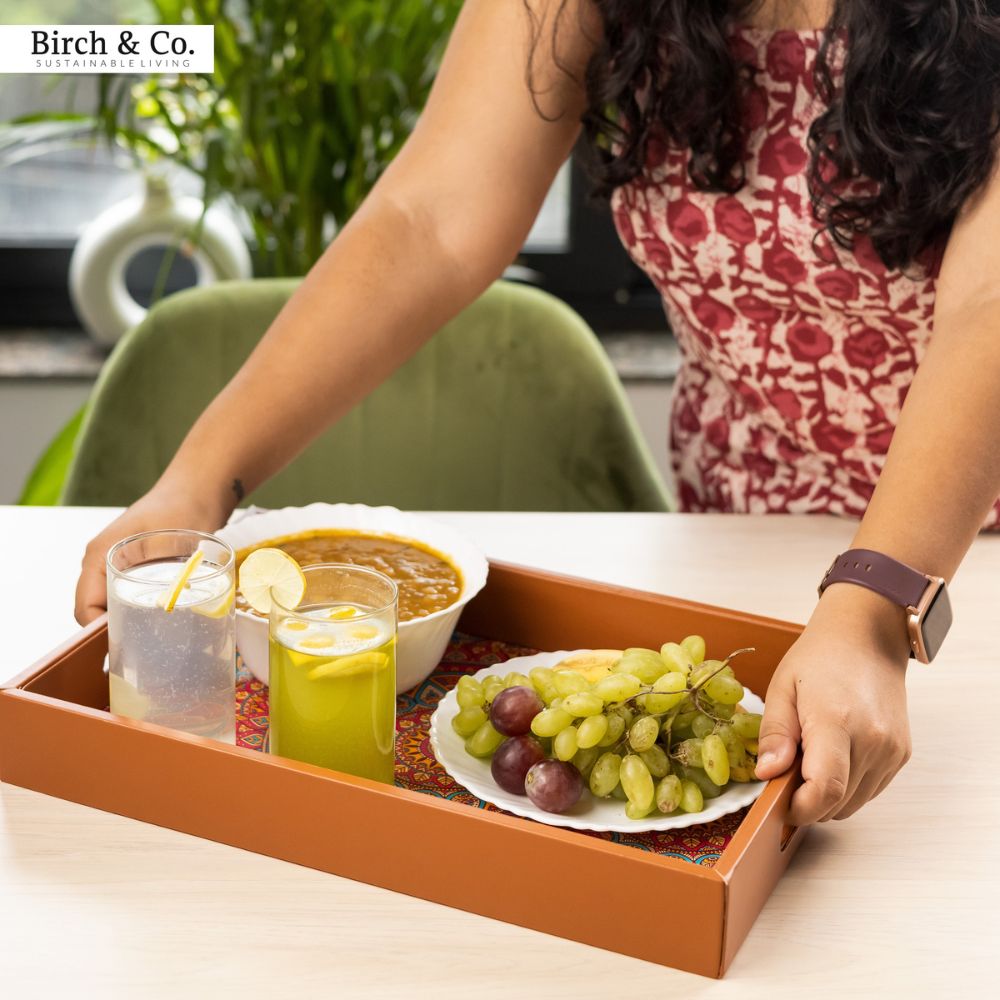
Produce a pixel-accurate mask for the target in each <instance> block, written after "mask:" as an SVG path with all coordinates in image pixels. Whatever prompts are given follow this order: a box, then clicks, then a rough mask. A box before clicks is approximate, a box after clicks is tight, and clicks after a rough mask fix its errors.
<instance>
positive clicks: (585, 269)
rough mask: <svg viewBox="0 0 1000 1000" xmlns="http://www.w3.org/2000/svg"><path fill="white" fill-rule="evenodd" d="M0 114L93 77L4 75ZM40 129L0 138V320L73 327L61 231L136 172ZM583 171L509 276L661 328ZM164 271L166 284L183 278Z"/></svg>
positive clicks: (564, 180) (135, 8)
mask: <svg viewBox="0 0 1000 1000" xmlns="http://www.w3.org/2000/svg"><path fill="white" fill-rule="evenodd" d="M149 13H150V8H149V6H148V5H147V3H145V2H144V0H100V2H98V0H5V4H4V20H5V21H8V22H11V23H23V24H31V23H58V24H63V23H88V22H90V23H108V22H114V21H127V20H141V19H142V18H143V17H144V16H145V17H148V15H149ZM3 79H4V81H5V82H4V85H3V86H2V87H0V121H5V120H8V119H9V118H11V117H14V116H16V115H19V114H24V113H26V112H33V111H39V110H65V109H67V105H68V102H69V109H71V110H81V111H85V110H88V109H89V108H90V107H92V106H93V102H94V96H95V87H96V80H95V78H93V77H82V76H76V77H71V78H69V79H67V80H65V81H53V80H52V79H50V78H47V77H43V76H9V77H5V78H3ZM39 136H43V137H44V141H41V142H32V143H20V144H18V145H11V144H9V143H8V144H7V146H3V145H2V144H0V328H2V327H8V328H10V327H24V326H32V327H75V326H76V325H77V321H76V317H75V315H74V313H73V309H72V306H71V304H70V300H69V294H68V290H67V274H68V268H69V260H70V256H71V253H72V247H73V243H74V241H75V239H76V237H77V235H78V234H79V232H80V231H81V229H82V228H83V227H84V226H85V225H86V224H87V222H89V221H90V220H91V219H92V218H94V217H95V216H96V215H97V214H99V213H100V212H101V211H103V209H104V208H106V207H108V206H110V205H112V204H114V203H116V202H118V201H120V200H122V199H123V198H126V197H128V196H130V195H133V194H137V193H139V191H140V190H141V187H142V180H141V178H140V176H139V175H138V173H137V172H136V171H135V170H134V169H133V168H132V164H131V163H130V161H129V159H128V157H127V156H125V155H124V154H118V155H116V154H114V153H113V152H112V151H111V150H109V149H108V148H107V146H106V145H104V144H103V143H98V144H96V145H95V144H93V143H87V142H84V141H83V139H82V137H81V135H80V134H79V132H76V133H74V132H73V131H72V130H69V131H67V130H66V129H65V128H60V127H53V126H51V125H39V126H38V130H37V133H36V136H35V138H36V139H37V138H38V137H39ZM173 182H174V184H175V185H176V186H177V187H179V188H180V189H181V190H184V189H187V190H189V191H191V192H192V193H195V194H197V193H198V191H199V190H200V181H199V180H198V179H197V178H194V177H191V176H184V175H182V174H181V173H180V172H178V173H177V174H175V176H174V178H173ZM586 192H587V182H586V179H585V178H584V176H583V174H582V172H581V171H580V170H579V168H578V167H576V166H575V165H571V164H567V165H566V166H565V167H564V169H563V170H561V171H560V173H559V174H558V176H557V178H556V182H555V184H554V185H553V187H552V190H551V191H550V193H549V196H548V198H547V199H546V202H545V205H544V207H543V209H542V212H541V213H540V215H539V218H538V220H537V221H536V223H535V226H534V227H533V229H532V231H531V233H530V235H529V237H528V240H527V242H526V244H525V247H524V252H523V254H522V255H521V258H520V259H519V262H518V264H519V265H520V268H519V271H518V272H517V274H518V276H520V277H522V278H524V279H526V280H530V281H532V282H533V283H536V284H538V285H539V286H540V287H543V288H545V289H547V290H548V291H550V292H552V293H553V294H555V295H557V296H559V297H561V298H563V299H564V300H566V301H567V302H569V303H570V304H571V305H572V306H573V307H574V308H576V309H577V310H578V311H579V312H581V313H582V314H583V316H584V317H585V318H586V319H587V320H588V321H589V322H590V323H591V325H592V326H594V327H595V328H596V329H598V330H610V329H662V328H663V323H664V320H663V314H662V310H661V308H660V304H659V300H658V297H657V296H656V295H655V293H654V292H653V290H652V287H651V286H650V285H649V283H648V282H647V281H646V279H645V278H644V277H643V276H642V274H641V273H640V272H639V270H638V269H637V268H636V267H635V266H634V265H633V264H632V262H631V261H630V260H629V258H628V257H627V255H626V254H625V252H624V251H623V250H622V248H621V246H620V245H619V242H618V239H617V236H616V234H615V232H614V229H613V226H612V224H611V220H610V217H609V215H608V212H607V210H606V208H605V209H603V210H600V209H598V208H596V207H595V206H592V205H590V204H589V203H588V199H587V193H586ZM158 262H159V255H158V254H156V253H151V254H147V255H146V256H145V257H144V258H143V260H141V261H137V265H136V266H135V267H134V268H132V269H130V276H129V279H130V280H129V288H130V290H131V291H132V293H133V295H135V296H136V298H138V299H139V300H140V301H142V300H143V299H144V298H148V296H149V294H150V293H151V291H152V288H153V286H154V284H155V280H156V275H157V271H158ZM179 272H180V269H179V268H178V271H177V273H175V274H174V275H172V278H173V280H172V282H171V283H168V286H167V287H168V290H169V289H170V288H171V287H182V286H183V285H184V284H185V283H186V282H185V281H184V279H183V276H182V275H181V274H180V273H179Z"/></svg>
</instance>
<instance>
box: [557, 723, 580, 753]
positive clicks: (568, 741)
mask: <svg viewBox="0 0 1000 1000" xmlns="http://www.w3.org/2000/svg"><path fill="white" fill-rule="evenodd" d="M552 751H553V753H555V755H556V758H557V759H558V760H572V759H573V757H574V756H575V755H576V751H577V731H576V726H567V727H566V728H565V729H563V730H562V731H561V732H559V733H557V734H556V737H555V739H554V740H553V741H552Z"/></svg>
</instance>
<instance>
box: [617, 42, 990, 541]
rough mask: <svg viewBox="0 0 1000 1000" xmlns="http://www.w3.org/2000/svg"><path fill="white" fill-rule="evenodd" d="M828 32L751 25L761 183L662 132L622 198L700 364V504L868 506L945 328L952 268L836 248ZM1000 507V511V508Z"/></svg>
mask: <svg viewBox="0 0 1000 1000" xmlns="http://www.w3.org/2000/svg"><path fill="white" fill-rule="evenodd" d="M821 41H822V32H820V31H807V32H801V31H800V32H796V31H778V32H773V31H766V30H758V29H753V28H742V29H740V30H739V31H738V33H737V34H736V35H735V36H734V37H733V39H732V45H733V48H734V55H735V56H736V58H737V59H740V60H741V61H746V62H748V63H750V64H751V65H752V66H754V67H755V69H756V74H755V78H754V86H753V88H752V90H751V92H750V94H749V95H748V97H747V101H746V105H745V111H744V114H745V121H746V127H747V135H748V161H747V165H746V167H747V170H746V177H747V182H746V184H745V186H744V187H743V189H742V190H741V191H739V192H737V193H736V194H735V195H726V194H717V193H711V192H709V193H706V192H703V191H699V190H697V189H696V188H695V187H694V186H693V184H692V183H691V181H690V179H689V178H688V175H687V169H686V168H687V163H688V154H687V153H686V152H684V151H677V150H670V149H667V148H666V147H665V146H664V144H662V143H653V144H652V145H651V148H650V155H649V161H648V164H647V169H646V171H645V173H644V175H643V176H642V177H641V178H639V179H637V180H636V181H633V182H632V183H630V184H628V185H626V186H624V187H622V188H620V189H619V190H618V191H617V192H616V193H615V195H614V198H613V200H612V208H613V212H614V218H615V223H616V226H617V228H618V232H619V235H620V236H621V239H622V242H623V243H624V245H625V247H626V249H627V250H628V251H629V253H630V254H631V256H632V258H633V259H634V260H635V261H636V263H637V264H638V265H639V266H640V267H641V268H642V269H643V270H644V271H645V272H646V273H647V274H648V275H649V277H650V279H651V280H652V281H653V282H654V284H655V285H656V287H657V289H658V290H659V291H660V293H661V294H662V296H663V301H664V306H665V310H666V313H667V318H668V320H669V322H670V325H671V328H672V329H673V331H674V334H675V335H676V337H677V341H678V344H679V346H680V349H681V353H682V358H683V363H682V366H681V370H680V373H679V376H678V380H677V384H676V386H675V390H674V398H673V406H672V419H671V431H670V437H671V453H672V465H673V470H674V473H675V479H676V482H675V487H676V492H677V495H678V499H679V502H680V506H681V509H682V510H686V511H735V512H749V513H766V512H788V513H830V514H840V515H849V516H854V517H858V516H860V515H862V514H863V513H864V511H865V508H866V506H867V504H868V501H869V500H870V499H871V495H872V492H873V490H874V488H875V484H876V482H877V481H878V477H879V473H880V472H881V469H882V466H883V463H884V461H885V456H886V452H887V450H888V447H889V442H890V440H891V438H892V433H893V429H894V427H895V426H896V422H897V419H898V417H899V412H900V408H901V406H902V404H903V400H904V398H905V396H906V392H907V389H908V388H909V386H910V383H911V381H912V380H913V376H914V374H915V372H916V369H917V365H918V364H919V362H920V359H921V357H922V356H923V354H924V350H925V348H926V346H927V342H928V339H929V337H930V333H931V323H932V316H933V311H934V287H935V279H934V276H933V275H931V276H927V277H923V278H920V279H916V280H915V279H914V278H912V277H908V276H906V275H903V274H902V273H900V272H899V271H890V270H889V269H887V268H886V267H885V265H884V264H883V263H882V262H881V260H880V259H879V258H878V256H877V255H876V253H875V251H874V248H873V247H872V245H871V242H870V241H869V240H868V239H867V238H863V239H860V240H859V241H858V242H857V245H856V246H855V248H854V250H853V252H851V251H845V250H842V249H838V250H836V252H835V253H834V252H833V250H832V247H831V242H830V240H829V239H828V238H827V236H826V234H822V235H821V236H820V237H819V241H818V246H819V252H817V249H816V247H815V246H814V239H815V237H816V232H817V228H818V227H817V224H816V222H815V220H814V218H813V215H812V209H811V205H810V201H809V192H808V161H809V153H808V146H807V136H808V131H809V126H810V124H811V123H812V122H813V120H814V119H815V118H816V117H817V115H818V114H820V113H821V112H822V110H823V102H822V99H821V98H820V97H819V96H818V95H817V94H816V90H815V87H814V85H813V67H814V64H815V61H816V56H817V53H818V51H819V46H820V43H821ZM998 520H1000V518H998V509H997V508H996V507H995V508H994V509H993V511H992V512H991V515H990V518H989V521H988V522H987V524H988V525H990V526H995V525H996V524H997V523H998Z"/></svg>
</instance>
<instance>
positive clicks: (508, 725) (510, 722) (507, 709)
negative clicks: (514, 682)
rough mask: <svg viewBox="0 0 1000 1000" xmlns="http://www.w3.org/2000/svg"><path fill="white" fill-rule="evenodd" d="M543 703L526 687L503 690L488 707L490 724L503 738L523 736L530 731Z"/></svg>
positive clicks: (543, 706)
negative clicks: (532, 721)
mask: <svg viewBox="0 0 1000 1000" xmlns="http://www.w3.org/2000/svg"><path fill="white" fill-rule="evenodd" d="M543 708H545V703H544V702H543V701H542V699H541V698H539V697H538V695H537V694H535V692H534V691H533V690H532V689H531V688H528V687H512V688H505V689H504V690H503V691H501V692H500V693H499V694H498V695H497V696H496V697H495V698H494V699H493V704H492V705H490V722H492V723H493V728H494V729H495V730H496V731H497V732H498V733H503V735H504V736H523V735H524V734H525V733H527V732H530V731H531V720H532V719H533V718H534V717H535V716H536V715H538V713H539V712H540V711H541V710H542V709H543Z"/></svg>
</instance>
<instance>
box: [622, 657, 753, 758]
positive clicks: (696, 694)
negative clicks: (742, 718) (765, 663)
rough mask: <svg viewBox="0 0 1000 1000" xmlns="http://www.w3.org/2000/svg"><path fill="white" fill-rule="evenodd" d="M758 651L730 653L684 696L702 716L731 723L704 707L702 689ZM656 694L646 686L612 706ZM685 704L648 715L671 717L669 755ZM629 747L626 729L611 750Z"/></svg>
mask: <svg viewBox="0 0 1000 1000" xmlns="http://www.w3.org/2000/svg"><path fill="white" fill-rule="evenodd" d="M756 651H757V647H756V646H744V647H743V648H742V649H737V650H734V651H733V652H732V653H730V654H729V655H728V656H727V657H726V658H725V659H724V660H723V661H722V662H721V663H720V664H719V666H718V668H717V669H716V670H713V671H712V672H711V673H710V674H709V675H708V676H707V677H703V678H702V679H701V680H700V681H698V683H697V684H695V685H694V686H693V687H686V688H685V689H684V694H685V695H686V696H687V697H688V698H691V699H692V700H693V701H694V707H695V708H696V709H697V710H698V711H699V712H701V714H702V715H706V716H708V718H710V719H713V720H714V721H715V722H716V723H720V722H728V721H729V720H728V719H723V718H722V717H721V716H718V715H713V713H712V712H711V711H709V710H707V709H706V708H705V706H704V704H703V703H702V701H701V698H700V694H701V689H702V688H703V687H704V686H705V685H706V684H707V683H708V682H709V681H710V680H711V679H712V678H713V677H715V676H716V675H717V674H719V673H721V672H722V671H723V670H725V669H726V667H728V666H729V664H730V663H731V662H732V661H733V660H734V659H736V657H737V656H742V655H743V654H744V653H754V652H756ZM692 666H693V664H692ZM655 693H656V692H655V691H654V689H653V685H652V684H649V685H646V686H645V687H644V688H643V689H642V690H641V691H639V692H638V694H634V695H632V697H631V698H625V699H624V700H623V701H619V702H616V703H615V704H614V705H613V706H612V708H620V707H621V706H622V705H627V704H628V703H629V702H632V701H636V700H637V699H638V698H642V697H644V696H645V695H647V694H655ZM683 704H684V700H683V698H682V699H681V701H679V702H678V703H677V704H676V705H675V706H674V707H673V708H671V709H668V710H667V711H666V712H648V713H646V714H647V715H649V716H650V717H652V718H654V719H660V718H664V719H666V717H667V716H669V717H670V718H669V721H670V723H671V725H669V726H667V744H666V746H667V753H668V754H669V753H670V752H671V751H670V736H671V729H672V723H673V720H674V719H675V718H676V717H677V715H678V714H679V713H680V710H681V706H682V705H683ZM628 745H629V743H628V729H627V728H626V730H625V733H624V735H623V737H622V739H621V741H619V742H618V743H617V744H615V747H614V749H613V750H611V751H610V752H611V753H618V751H619V750H621V749H624V748H627V747H628Z"/></svg>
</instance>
